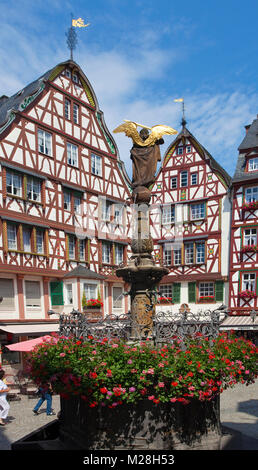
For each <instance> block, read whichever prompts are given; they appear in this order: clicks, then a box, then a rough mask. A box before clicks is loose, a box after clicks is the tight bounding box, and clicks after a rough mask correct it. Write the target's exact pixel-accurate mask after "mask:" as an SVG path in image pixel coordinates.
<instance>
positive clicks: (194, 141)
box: [165, 123, 232, 187]
mask: <svg viewBox="0 0 258 470" xmlns="http://www.w3.org/2000/svg"><path fill="white" fill-rule="evenodd" d="M182 138H183V139H189V140H190V142H192V144H193V145H194V146H195V147H197V150H198V151H199V152H200V154H201V155H202V156H203V157H204V158H205V160H208V164H209V165H210V167H211V168H212V169H213V170H215V171H218V172H219V173H220V174H221V176H222V177H223V179H224V180H225V182H226V184H227V185H228V187H229V186H230V185H231V182H232V178H231V176H230V175H229V174H228V173H227V171H226V170H224V168H223V167H222V166H221V165H220V164H219V163H218V162H217V161H216V160H215V158H213V157H212V155H211V154H210V153H209V152H208V150H206V149H205V147H203V145H202V144H200V142H198V140H197V139H196V138H195V137H194V136H193V134H191V132H190V131H189V130H188V129H187V128H186V127H185V125H184V123H183V127H182V131H181V132H180V133H179V134H178V135H177V137H176V139H175V140H174V141H173V142H172V144H171V145H170V146H169V149H171V148H172V147H173V146H174V145H175V144H176V142H177V141H179V140H181V139H182ZM169 149H168V150H167V152H166V154H165V155H167V153H168V151H169Z"/></svg>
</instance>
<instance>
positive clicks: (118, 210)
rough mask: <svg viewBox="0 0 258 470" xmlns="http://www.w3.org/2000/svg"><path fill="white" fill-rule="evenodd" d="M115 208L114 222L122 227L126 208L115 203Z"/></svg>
mask: <svg viewBox="0 0 258 470" xmlns="http://www.w3.org/2000/svg"><path fill="white" fill-rule="evenodd" d="M113 206H114V221H115V223H116V224H118V225H120V224H122V223H123V211H124V206H123V204H117V203H115V204H114V205H113Z"/></svg>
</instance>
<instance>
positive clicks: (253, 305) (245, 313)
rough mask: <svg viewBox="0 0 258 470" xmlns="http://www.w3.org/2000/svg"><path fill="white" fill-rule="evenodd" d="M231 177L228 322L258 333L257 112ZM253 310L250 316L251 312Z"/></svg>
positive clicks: (228, 324)
mask: <svg viewBox="0 0 258 470" xmlns="http://www.w3.org/2000/svg"><path fill="white" fill-rule="evenodd" d="M238 150H239V155H238V160H237V165H236V170H235V174H234V177H233V180H232V223H231V235H230V237H231V250H230V274H229V275H230V288H229V308H230V313H231V317H230V318H228V319H227V320H226V322H225V326H227V327H228V328H229V327H232V328H235V329H239V330H241V331H243V330H244V331H246V332H248V331H249V332H254V331H256V336H257V333H258V322H257V317H256V312H257V309H258V287H257V286H258V249H257V235H258V116H257V118H256V119H254V121H253V122H252V124H250V125H248V126H246V135H245V137H244V139H243V141H242V143H241V144H240V146H239V148H238ZM250 313H251V316H250Z"/></svg>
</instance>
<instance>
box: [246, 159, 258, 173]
mask: <svg viewBox="0 0 258 470" xmlns="http://www.w3.org/2000/svg"><path fill="white" fill-rule="evenodd" d="M257 170H258V157H256V158H250V160H249V162H248V171H257Z"/></svg>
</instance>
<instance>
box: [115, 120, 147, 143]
mask: <svg viewBox="0 0 258 470" xmlns="http://www.w3.org/2000/svg"><path fill="white" fill-rule="evenodd" d="M113 132H114V133H117V132H124V133H125V135H127V137H131V139H132V140H133V142H135V143H136V144H138V145H141V146H142V145H143V144H144V145H145V143H144V141H143V140H142V138H141V137H140V135H139V133H138V131H137V124H136V123H135V122H133V121H126V122H125V123H124V124H120V126H118V127H116V129H114V130H113Z"/></svg>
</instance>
